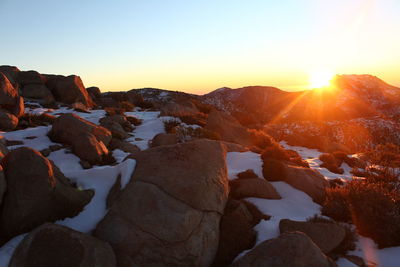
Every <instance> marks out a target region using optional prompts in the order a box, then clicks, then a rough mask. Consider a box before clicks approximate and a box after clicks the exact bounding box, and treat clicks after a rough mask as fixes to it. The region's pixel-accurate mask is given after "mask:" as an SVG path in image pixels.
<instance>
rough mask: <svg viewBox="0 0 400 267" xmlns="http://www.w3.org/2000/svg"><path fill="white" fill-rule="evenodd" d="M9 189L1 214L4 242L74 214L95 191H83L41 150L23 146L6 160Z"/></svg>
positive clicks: (5, 166) (0, 224)
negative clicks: (43, 154)
mask: <svg viewBox="0 0 400 267" xmlns="http://www.w3.org/2000/svg"><path fill="white" fill-rule="evenodd" d="M1 163H2V166H3V168H4V174H5V178H6V182H7V190H6V193H5V196H4V199H3V205H2V209H1V214H0V243H1V242H4V241H7V240H9V239H10V238H12V237H14V236H16V235H19V234H21V233H26V232H28V231H30V230H32V229H34V228H35V227H37V226H39V225H41V224H43V223H45V222H51V221H56V220H60V219H64V218H67V217H74V216H76V215H78V214H79V213H80V212H81V211H82V209H83V207H84V206H85V205H86V204H88V203H89V201H90V200H91V198H92V196H93V191H91V190H79V189H78V188H76V187H74V186H73V185H72V183H71V182H70V181H69V179H68V178H66V177H65V176H64V175H63V174H62V172H61V171H60V170H59V169H58V168H57V167H56V166H55V165H54V164H52V163H51V162H50V161H49V160H48V159H47V158H45V157H43V156H42V155H41V154H40V153H39V152H38V151H35V150H33V149H31V148H27V147H21V148H18V149H15V150H13V151H11V152H9V153H8V154H7V155H6V157H5V158H4V159H3V160H2V162H1Z"/></svg>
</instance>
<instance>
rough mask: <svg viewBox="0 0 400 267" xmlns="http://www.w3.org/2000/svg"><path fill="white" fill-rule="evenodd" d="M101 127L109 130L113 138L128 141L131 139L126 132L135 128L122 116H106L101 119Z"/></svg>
mask: <svg viewBox="0 0 400 267" xmlns="http://www.w3.org/2000/svg"><path fill="white" fill-rule="evenodd" d="M100 125H101V126H103V127H104V128H106V129H108V130H109V131H110V132H111V134H112V136H113V137H115V138H118V139H121V140H123V139H126V138H128V137H129V135H128V133H127V132H126V130H128V131H129V130H132V129H133V127H132V125H131V124H130V122H128V121H127V120H126V118H125V116H122V115H112V116H106V117H104V118H101V119H100Z"/></svg>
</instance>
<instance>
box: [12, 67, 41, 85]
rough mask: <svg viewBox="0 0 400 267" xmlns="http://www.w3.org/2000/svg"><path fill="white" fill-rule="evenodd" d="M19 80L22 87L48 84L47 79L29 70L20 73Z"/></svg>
mask: <svg viewBox="0 0 400 267" xmlns="http://www.w3.org/2000/svg"><path fill="white" fill-rule="evenodd" d="M17 80H18V83H19V84H20V85H21V86H25V85H27V84H44V83H45V82H46V77H45V76H43V75H41V74H40V73H39V72H37V71H34V70H29V71H20V72H19V73H18V78H17Z"/></svg>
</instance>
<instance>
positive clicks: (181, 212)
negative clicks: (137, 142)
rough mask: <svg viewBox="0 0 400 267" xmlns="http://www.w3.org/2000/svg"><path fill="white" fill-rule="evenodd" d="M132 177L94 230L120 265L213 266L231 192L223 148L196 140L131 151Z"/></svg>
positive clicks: (216, 143) (217, 144)
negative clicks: (106, 242) (134, 163)
mask: <svg viewBox="0 0 400 267" xmlns="http://www.w3.org/2000/svg"><path fill="white" fill-rule="evenodd" d="M132 157H133V158H134V159H135V160H136V168H135V171H134V173H133V176H132V179H131V182H130V183H129V184H128V185H127V186H126V188H125V189H124V191H123V192H122V194H121V195H120V196H119V198H118V199H117V200H116V201H115V202H114V203H113V205H112V207H111V208H110V210H109V212H108V214H107V215H106V216H105V217H104V219H103V220H102V221H101V222H100V223H99V224H98V226H97V228H96V230H95V233H94V235H95V236H96V237H98V238H100V239H102V240H105V241H108V242H109V243H110V244H111V246H112V247H113V248H114V251H115V252H116V255H117V261H118V264H119V266H166V265H167V266H209V265H210V264H211V263H212V262H213V259H214V256H215V254H216V252H217V247H218V239H219V222H220V218H221V216H222V214H223V212H224V207H225V203H226V201H227V197H228V181H227V169H226V163H225V151H224V149H223V147H222V146H221V145H220V144H219V143H218V142H214V141H207V140H198V141H193V142H188V143H184V144H179V145H175V146H161V147H156V148H152V149H148V150H145V151H142V152H139V153H135V154H134V155H133V156H132Z"/></svg>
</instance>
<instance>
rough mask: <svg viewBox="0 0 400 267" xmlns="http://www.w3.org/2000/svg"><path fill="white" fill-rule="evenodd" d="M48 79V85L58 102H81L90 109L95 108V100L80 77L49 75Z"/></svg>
mask: <svg viewBox="0 0 400 267" xmlns="http://www.w3.org/2000/svg"><path fill="white" fill-rule="evenodd" d="M47 79H48V81H47V84H46V85H47V87H49V88H50V90H51V91H52V93H53V95H54V97H55V99H56V100H57V101H60V102H62V103H66V104H73V103H77V102H80V103H82V104H84V105H85V106H86V107H88V108H91V107H93V100H92V98H91V97H90V96H89V94H88V92H87V91H86V88H85V86H84V85H83V82H82V80H81V78H80V77H79V76H76V75H70V76H67V77H65V76H60V75H47Z"/></svg>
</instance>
